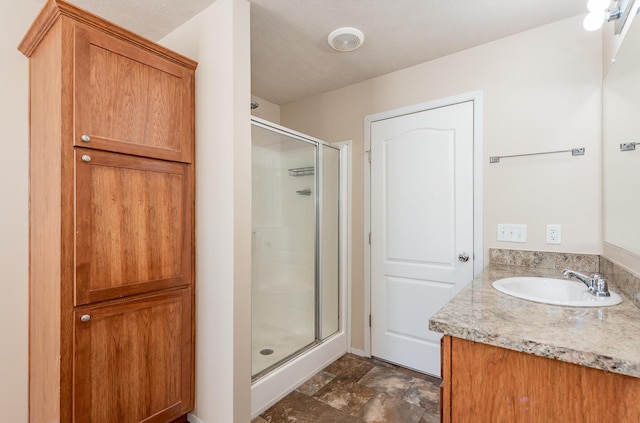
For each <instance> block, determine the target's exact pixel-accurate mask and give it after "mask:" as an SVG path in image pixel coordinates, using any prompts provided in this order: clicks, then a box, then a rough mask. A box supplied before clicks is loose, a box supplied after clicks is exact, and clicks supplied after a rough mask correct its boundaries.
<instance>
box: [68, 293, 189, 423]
mask: <svg viewBox="0 0 640 423" xmlns="http://www.w3.org/2000/svg"><path fill="white" fill-rule="evenodd" d="M191 334H192V327H191V290H190V289H181V290H178V291H173V292H171V293H167V294H163V295H157V296H152V297H146V298H143V299H138V300H133V301H125V302H122V303H120V304H116V305H104V306H99V307H90V308H85V309H83V310H77V311H75V312H74V372H73V378H74V388H73V389H74V390H73V392H74V394H73V395H74V401H73V421H74V422H87V423H89V422H95V423H98V422H100V423H137V422H145V423H154V422H168V421H172V420H173V419H175V418H176V417H179V416H181V415H183V414H185V413H186V412H187V411H189V410H190V409H191V408H192V405H193V404H191V402H192V401H191V397H192V395H191V386H192V381H191V378H192V373H191V360H192V355H191V347H192V343H191Z"/></svg>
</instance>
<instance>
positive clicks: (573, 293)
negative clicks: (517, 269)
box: [492, 277, 622, 307]
mask: <svg viewBox="0 0 640 423" xmlns="http://www.w3.org/2000/svg"><path fill="white" fill-rule="evenodd" d="M492 286H493V287H494V288H495V289H497V290H498V291H500V292H502V293H504V294H507V295H511V296H513V297H516V298H520V299H523V300H529V301H535V302H537V303H545V304H551V305H560V306H573V307H606V306H612V305H616V304H620V303H621V302H622V297H620V295H618V294H616V293H615V292H610V294H611V296H610V297H600V298H599V297H596V296H595V295H592V294H590V293H589V292H588V290H587V287H586V286H585V285H584V284H583V283H581V282H574V281H571V280H567V279H554V278H539V277H516V278H504V279H498V280H497V281H495V282H493V284H492Z"/></svg>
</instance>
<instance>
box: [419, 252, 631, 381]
mask: <svg viewBox="0 0 640 423" xmlns="http://www.w3.org/2000/svg"><path fill="white" fill-rule="evenodd" d="M514 276H542V277H553V278H558V279H560V278H561V277H562V276H561V275H560V271H559V270H557V269H535V268H527V267H518V266H507V265H496V264H492V265H490V266H488V267H486V268H485V269H484V271H483V272H482V273H481V274H480V275H478V277H477V278H475V279H474V281H473V282H472V283H470V284H469V285H468V286H467V287H465V288H464V289H463V290H462V291H460V293H458V295H456V296H455V297H454V298H453V299H452V300H451V301H450V302H449V303H448V304H446V305H445V306H444V307H443V308H442V309H440V311H438V312H437V313H436V314H435V315H434V316H433V317H432V318H431V320H430V321H429V329H431V330H433V331H436V332H441V333H444V334H445V335H450V336H454V337H458V338H463V339H467V340H470V341H476V342H482V343H484V344H489V345H494V346H498V347H503V348H507V349H511V350H516V351H522V352H525V353H529V354H534V355H538V356H542V357H548V358H553V359H557V360H561V361H566V362H569V363H575V364H580V365H583V366H588V367H593V368H596V369H601V370H607V371H610V372H614V373H621V374H624V375H629V376H634V377H639V378H640V309H639V308H638V307H636V306H634V304H633V303H632V302H631V301H629V300H628V299H627V298H625V297H624V296H623V298H624V301H623V302H622V303H621V304H619V305H616V306H611V307H602V308H595V307H594V308H579V307H561V306H552V305H547V304H540V303H534V302H531V301H526V300H520V299H517V298H514V297H511V296H509V295H506V294H503V293H501V292H498V291H497V290H495V289H494V288H493V287H492V286H491V283H492V282H493V281H495V280H496V279H500V278H507V277H514ZM610 289H611V290H612V291H614V292H619V291H616V288H615V286H610Z"/></svg>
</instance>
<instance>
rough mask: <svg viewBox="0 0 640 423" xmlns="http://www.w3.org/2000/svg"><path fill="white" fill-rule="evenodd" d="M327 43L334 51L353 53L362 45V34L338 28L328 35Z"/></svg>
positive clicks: (353, 29)
mask: <svg viewBox="0 0 640 423" xmlns="http://www.w3.org/2000/svg"><path fill="white" fill-rule="evenodd" d="M327 41H328V42H329V45H330V46H331V48H333V49H334V50H338V51H353V50H355V49H357V48H358V47H360V46H361V45H362V43H364V34H363V33H362V31H360V30H359V29H356V28H351V27H344V28H338V29H336V30H335V31H332V32H331V34H329V37H328V38H327Z"/></svg>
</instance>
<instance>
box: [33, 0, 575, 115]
mask: <svg viewBox="0 0 640 423" xmlns="http://www.w3.org/2000/svg"><path fill="white" fill-rule="evenodd" d="M34 1H39V2H41V1H42V0H34ZM70 1H71V3H74V4H76V5H78V6H80V7H82V8H84V9H87V10H89V11H91V12H94V13H96V14H98V15H100V16H102V17H104V18H106V19H108V20H110V21H112V22H115V23H117V24H119V25H121V26H123V27H125V28H128V29H130V30H132V31H134V32H137V33H138V34H140V35H143V36H145V37H147V38H150V39H152V40H159V39H160V38H162V37H163V36H164V35H166V34H168V33H169V32H171V31H172V30H173V29H174V28H176V27H178V26H180V25H181V24H183V23H184V22H186V21H187V20H189V19H190V18H191V17H192V16H195V15H196V14H198V13H199V12H200V11H202V10H204V9H205V8H206V7H208V6H209V5H210V4H211V3H213V2H214V1H215V0H135V1H132V0H70ZM249 1H250V3H251V71H252V72H251V73H252V77H251V82H252V93H253V94H255V95H257V96H259V97H262V98H263V99H265V100H268V101H271V102H273V103H275V104H279V105H282V104H286V103H289V102H292V101H297V100H300V99H304V98H308V97H311V96H313V95H317V94H320V93H322V92H326V91H330V90H333V89H336V88H341V87H344V86H347V85H350V84H353V83H356V82H360V81H364V80H366V79H370V78H373V77H375V76H379V75H383V74H386V73H389V72H393V71H395V70H398V69H403V68H406V67H409V66H412V65H416V64H418V63H423V62H426V61H428V60H432V59H435V58H438V57H442V56H445V55H448V54H451V53H454V52H456V51H460V50H464V49H467V48H471V47H474V46H477V45H480V44H484V43H487V42H490V41H493V40H497V39H499V38H503V37H506V36H509V35H513V34H516V33H518V32H522V31H526V30H528V29H531V28H535V27H538V26H541V25H544V24H547V23H551V22H554V21H558V20H561V19H565V18H568V17H571V16H575V15H578V14H586V12H587V9H586V2H587V1H586V0H560V1H559V0H249ZM343 26H353V27H356V28H359V29H360V30H362V31H363V32H364V36H365V41H364V43H363V45H362V47H361V48H359V49H358V50H356V51H353V52H349V53H341V52H338V51H335V50H333V49H331V48H330V47H329V45H328V43H327V36H328V34H329V33H330V32H331V31H333V30H334V29H336V28H339V27H343Z"/></svg>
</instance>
